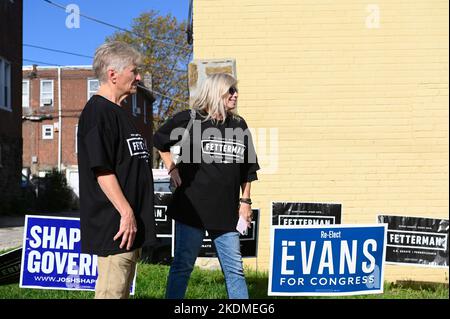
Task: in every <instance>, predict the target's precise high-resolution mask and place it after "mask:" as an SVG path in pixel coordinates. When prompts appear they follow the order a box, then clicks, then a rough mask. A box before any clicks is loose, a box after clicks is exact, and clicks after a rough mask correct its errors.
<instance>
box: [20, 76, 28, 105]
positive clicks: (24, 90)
mask: <svg viewBox="0 0 450 319" xmlns="http://www.w3.org/2000/svg"><path fill="white" fill-rule="evenodd" d="M22 107H30V80H23V81H22Z"/></svg>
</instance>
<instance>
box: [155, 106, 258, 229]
mask: <svg viewBox="0 0 450 319" xmlns="http://www.w3.org/2000/svg"><path fill="white" fill-rule="evenodd" d="M189 120H190V111H189V110H185V111H181V112H179V113H177V114H176V115H174V116H173V117H172V118H170V119H169V120H167V121H166V123H164V124H163V125H162V126H161V127H160V128H159V130H158V131H157V132H156V133H155V135H154V137H153V145H154V146H155V147H156V148H157V149H158V150H160V151H163V152H167V151H169V150H170V147H171V146H172V145H174V144H176V143H177V142H178V141H180V140H181V136H182V135H181V134H173V132H174V130H178V132H179V133H181V131H182V130H180V128H186V126H187V125H188V123H189ZM247 129H248V127H247V123H246V122H245V120H244V119H243V118H242V117H238V116H234V117H232V116H229V117H227V119H226V121H225V123H222V122H217V121H216V122H214V121H212V120H205V114H200V113H197V114H196V120H195V122H194V124H193V126H192V128H191V129H190V138H189V140H188V142H186V144H185V145H184V146H183V150H182V153H183V155H185V153H184V152H185V151H186V149H185V148H186V147H189V150H188V152H189V153H188V154H189V155H188V156H187V157H186V156H183V157H182V158H183V159H184V160H183V161H182V162H181V163H180V164H179V172H180V177H181V180H182V183H181V185H180V186H179V187H178V188H177V189H176V190H175V192H174V194H173V200H172V202H171V203H170V205H169V207H168V209H167V214H168V215H169V216H171V217H172V218H173V219H175V220H177V221H180V222H182V223H184V224H187V225H190V226H193V227H197V228H203V229H206V230H221V231H236V224H237V221H238V219H239V212H238V208H239V194H240V187H241V184H242V183H244V182H252V181H254V180H257V179H258V177H257V174H256V171H257V170H258V169H259V165H258V162H257V158H256V153H255V149H254V146H253V143H252V138H251V134H250V132H249V130H247ZM241 132H242V133H241ZM171 135H172V138H171ZM177 135H178V139H177V138H174V137H176V136H177Z"/></svg>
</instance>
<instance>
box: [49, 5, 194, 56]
mask: <svg viewBox="0 0 450 319" xmlns="http://www.w3.org/2000/svg"><path fill="white" fill-rule="evenodd" d="M43 1H45V2H47V3H49V4H51V5H53V6H55V7H58V8H60V9H63V10H64V11H65V10H66V7H65V6H63V5H60V4H58V3H55V2H53V1H50V0H43ZM80 16H81V17H83V18H86V19H88V20H91V21H94V22H97V23H100V24H103V25H106V26H108V27H111V28H114V29H116V30H120V31H123V32H127V33H131V34H133V35H135V36H137V37H139V38H144V39H150V40H152V41H156V42H160V43H163V44H165V45H170V46H173V47H177V48H180V49H188V48H189V47H188V46H181V45H178V44H174V43H170V42H166V41H163V40H159V39H155V38H152V37H148V36H144V35H142V34H140V33H137V32H135V31H131V30H128V29H125V28H122V27H119V26H117V25H114V24H111V23H108V22H104V21H102V20H99V19H97V18H93V17H90V16H87V15H85V14H81V13H80Z"/></svg>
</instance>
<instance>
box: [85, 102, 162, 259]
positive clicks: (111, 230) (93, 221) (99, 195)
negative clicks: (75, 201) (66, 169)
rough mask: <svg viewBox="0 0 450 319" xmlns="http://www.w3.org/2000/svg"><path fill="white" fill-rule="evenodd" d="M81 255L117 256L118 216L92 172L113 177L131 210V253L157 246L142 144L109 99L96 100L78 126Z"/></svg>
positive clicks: (150, 183)
mask: <svg viewBox="0 0 450 319" xmlns="http://www.w3.org/2000/svg"><path fill="white" fill-rule="evenodd" d="M77 139H78V168H79V179H80V216H81V218H80V226H81V227H80V228H81V249H82V252H84V253H89V254H96V255H99V256H108V255H113V254H117V253H121V252H126V249H125V248H123V249H120V248H119V245H120V243H121V240H122V238H119V239H117V240H116V241H114V240H113V238H114V236H115V235H116V234H117V232H118V231H119V228H120V214H119V212H118V211H117V210H116V209H115V207H114V206H113V204H112V203H111V202H110V201H109V199H108V198H107V197H106V195H105V194H104V193H103V191H102V190H101V188H100V185H99V184H98V182H97V178H96V177H95V170H96V169H106V170H110V171H112V172H114V174H115V175H116V177H117V180H118V182H119V185H120V187H121V189H122V192H123V194H124V195H125V198H126V199H127V201H128V202H129V204H130V206H131V208H132V209H133V212H134V215H135V218H136V223H137V234H136V239H135V240H134V244H133V247H132V249H135V248H139V247H142V246H143V245H144V244H145V245H147V244H151V243H153V242H154V241H155V240H156V237H155V228H154V227H155V226H154V225H155V223H154V212H153V176H152V171H151V166H150V165H151V161H150V155H149V152H148V150H147V146H146V142H145V140H144V139H143V138H142V136H141V135H140V134H139V133H138V131H137V129H136V128H135V126H134V125H133V123H132V122H131V119H130V118H129V116H128V114H127V113H126V111H125V110H123V109H122V108H121V107H120V106H118V105H116V104H114V103H112V102H111V101H109V100H108V99H106V98H104V97H102V96H100V95H94V96H92V98H91V99H90V100H89V101H88V102H87V104H86V106H85V108H84V109H83V111H82V113H81V116H80V120H79V123H78V136H77Z"/></svg>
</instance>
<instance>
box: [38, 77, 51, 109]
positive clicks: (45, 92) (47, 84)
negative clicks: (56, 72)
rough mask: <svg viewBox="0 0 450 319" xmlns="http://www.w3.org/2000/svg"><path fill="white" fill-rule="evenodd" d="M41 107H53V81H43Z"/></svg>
mask: <svg viewBox="0 0 450 319" xmlns="http://www.w3.org/2000/svg"><path fill="white" fill-rule="evenodd" d="M40 105H41V106H53V80H41V104H40Z"/></svg>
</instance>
